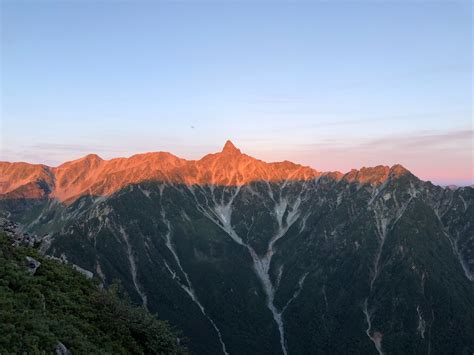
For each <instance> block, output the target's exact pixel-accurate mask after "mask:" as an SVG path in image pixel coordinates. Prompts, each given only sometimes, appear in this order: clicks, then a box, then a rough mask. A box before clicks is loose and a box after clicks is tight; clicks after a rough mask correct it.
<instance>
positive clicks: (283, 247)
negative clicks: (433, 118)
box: [0, 142, 474, 354]
mask: <svg viewBox="0 0 474 355" xmlns="http://www.w3.org/2000/svg"><path fill="white" fill-rule="evenodd" d="M0 211H1V212H3V214H5V215H7V216H8V217H9V218H11V219H14V220H16V221H18V222H21V223H22V224H23V225H24V226H25V229H27V230H28V231H30V232H35V233H37V234H39V235H46V236H45V237H44V238H43V241H42V245H41V249H42V251H43V252H44V253H46V254H51V255H54V256H62V257H63V258H67V259H68V260H69V261H71V262H72V263H74V264H76V265H79V266H80V267H81V268H84V269H86V270H90V271H92V272H93V273H94V275H95V276H96V277H98V278H100V279H101V280H102V282H104V283H105V284H110V283H112V282H113V281H114V280H116V279H118V280H120V281H121V283H122V284H123V286H124V287H125V289H126V291H127V292H128V294H129V295H130V297H131V298H132V300H133V301H135V302H136V303H138V304H143V305H145V306H146V307H147V308H148V309H149V310H150V311H151V312H152V313H157V314H158V315H159V317H160V318H161V319H167V320H168V321H169V322H170V323H171V324H172V325H174V326H176V327H177V328H178V329H180V330H181V331H182V333H183V336H184V337H185V338H187V339H188V347H189V348H190V349H191V350H192V351H194V352H195V353H197V354H223V353H224V354H282V353H283V354H347V353H355V354H371V353H373V354H406V353H416V354H418V353H419V354H425V353H428V354H430V353H431V354H448V353H450V354H472V353H473V351H474V337H473V334H474V284H473V280H474V189H473V188H471V187H464V188H457V189H454V190H453V189H444V188H441V187H438V186H435V185H433V184H431V183H430V182H424V181H421V180H419V179H418V178H417V177H415V176H414V175H413V174H411V173H410V172H409V171H408V170H406V169H405V168H403V167H402V166H400V165H395V166H392V167H386V166H378V167H375V168H362V169H361V170H352V171H351V172H349V173H347V174H341V173H337V172H336V173H322V172H318V171H315V170H313V169H311V168H308V167H303V166H300V165H297V164H293V163H291V162H281V163H265V162H263V161H260V160H257V159H254V158H252V157H249V156H247V155H245V154H242V153H241V152H240V150H238V149H237V148H236V147H235V146H234V145H233V144H232V143H231V142H227V143H226V145H225V147H224V149H223V150H222V152H219V153H216V154H209V155H206V156H205V157H203V158H202V159H200V160H197V161H188V160H184V159H180V158H178V157H176V156H174V155H171V154H169V153H147V154H140V155H135V156H132V157H130V158H118V159H112V160H102V159H101V158H100V157H98V156H96V155H88V156H86V157H84V158H82V159H79V160H75V161H71V162H67V163H64V164H62V165H60V166H58V167H54V168H53V167H49V166H45V165H33V164H26V163H0ZM66 346H67V344H66Z"/></svg>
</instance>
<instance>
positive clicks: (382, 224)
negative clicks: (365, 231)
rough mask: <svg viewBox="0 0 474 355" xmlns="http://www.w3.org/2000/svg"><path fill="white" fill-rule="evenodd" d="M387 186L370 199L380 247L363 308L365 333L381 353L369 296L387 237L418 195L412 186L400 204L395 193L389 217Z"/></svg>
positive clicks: (383, 186)
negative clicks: (394, 209) (385, 192)
mask: <svg viewBox="0 0 474 355" xmlns="http://www.w3.org/2000/svg"><path fill="white" fill-rule="evenodd" d="M385 186H386V184H383V185H381V186H380V187H379V188H378V189H376V190H374V195H373V197H372V199H371V200H370V201H369V206H371V208H372V211H373V213H374V219H375V234H376V236H377V239H378V247H377V250H376V253H375V258H374V263H373V270H372V273H371V276H370V288H369V295H368V297H367V298H366V299H365V301H364V305H363V310H362V311H363V313H364V315H365V319H366V322H367V329H366V331H365V333H366V334H367V337H368V338H369V339H370V340H371V341H372V342H373V343H374V346H375V349H376V350H377V352H378V353H379V355H384V354H385V353H384V351H383V348H382V337H383V334H382V333H381V332H378V331H374V332H373V333H372V315H373V312H374V311H375V309H373V308H372V309H369V297H370V295H371V294H372V290H373V288H374V283H375V281H376V280H377V278H378V276H379V274H380V268H381V265H380V258H381V256H382V252H383V247H384V244H385V240H386V239H387V235H388V233H389V232H390V231H391V230H392V229H393V228H394V227H395V225H396V224H397V222H398V221H399V220H400V218H401V217H402V216H403V215H404V213H405V211H406V209H407V208H408V206H409V205H410V203H411V201H412V200H413V198H414V197H416V191H414V190H413V188H412V190H411V191H410V195H411V196H410V199H409V200H408V201H407V202H406V203H405V204H404V205H402V206H400V205H399V204H398V201H397V199H396V195H395V194H393V199H394V203H395V205H396V209H397V211H396V213H395V218H393V219H392V218H390V217H388V216H390V215H392V214H391V213H390V211H388V210H387V209H386V204H385V203H384V202H382V199H385V196H387V197H388V198H392V196H391V195H390V194H387V195H385V196H384V197H382V199H381V192H382V191H383V190H384V188H385ZM389 226H390V229H389V228H388V227H389Z"/></svg>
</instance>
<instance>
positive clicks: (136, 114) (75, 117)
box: [0, 0, 474, 185]
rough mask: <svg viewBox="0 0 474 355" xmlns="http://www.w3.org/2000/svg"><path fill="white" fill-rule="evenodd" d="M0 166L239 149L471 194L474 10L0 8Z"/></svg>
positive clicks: (252, 4)
mask: <svg viewBox="0 0 474 355" xmlns="http://www.w3.org/2000/svg"><path fill="white" fill-rule="evenodd" d="M0 6H1V32H2V33H1V120H0V124H1V125H0V130H1V144H0V149H1V151H0V160H6V161H28V162H34V163H46V164H49V165H57V164H59V163H61V162H63V161H65V160H71V159H75V158H78V157H80V156H83V155H85V154H88V153H97V154H99V155H100V156H102V157H103V158H112V157H117V156H129V155H132V154H135V153H139V152H146V151H170V152H172V153H174V154H176V155H179V156H181V157H184V158H188V159H197V158H200V157H201V156H203V155H204V154H206V153H209V152H215V151H218V150H220V149H221V148H222V145H223V144H224V142H225V141H226V140H227V139H231V140H232V141H233V142H234V144H235V145H236V146H238V147H239V148H240V149H241V150H242V151H243V152H245V153H247V154H249V155H252V156H254V157H256V158H260V159H263V160H267V161H280V160H291V161H294V162H297V163H301V164H305V165H310V166H312V167H314V168H316V169H317V170H320V171H328V170H339V171H342V172H346V171H348V170H350V169H351V168H360V167H362V166H374V165H378V164H384V165H392V164H395V163H401V164H402V165H404V166H405V167H407V168H408V169H409V170H411V171H412V172H413V173H415V174H416V175H417V176H419V177H420V178H423V179H425V180H432V181H434V182H435V183H440V184H450V183H455V184H461V185H463V184H473V183H474V162H473V159H474V158H473V154H474V153H473V148H474V147H473V139H474V136H473V118H472V113H473V112H472V102H473V91H472V86H473V72H472V59H473V58H472V56H473V52H472V49H473V48H472V45H473V44H472V42H473V35H472V25H473V24H472V15H473V8H472V2H471V1H449V0H448V1H436V2H430V1H390V2H387V1H376V0H373V1H368V2H361V1H346V2H341V1H335V2H317V1H313V2H310V1H270V0H266V1H232V2H224V1H208V2H202V1H180V2H173V1H166V2H159V1H133V2H132V1H130V2H124V1H113V0H108V1H107V0H105V1H87V0H86V1H74V0H72V1H62V2H61V1H9V0H2V1H1V5H0Z"/></svg>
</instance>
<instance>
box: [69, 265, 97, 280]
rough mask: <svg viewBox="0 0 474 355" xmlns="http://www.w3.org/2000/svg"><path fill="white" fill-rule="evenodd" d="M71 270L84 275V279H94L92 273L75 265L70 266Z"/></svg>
mask: <svg viewBox="0 0 474 355" xmlns="http://www.w3.org/2000/svg"><path fill="white" fill-rule="evenodd" d="M72 268H73V269H74V270H76V271H77V272H79V273H81V274H82V275H84V276H85V277H87V278H88V279H92V278H93V277H94V274H93V273H92V272H90V271H89V270H86V269H83V268H82V267H80V266H78V265H76V264H72Z"/></svg>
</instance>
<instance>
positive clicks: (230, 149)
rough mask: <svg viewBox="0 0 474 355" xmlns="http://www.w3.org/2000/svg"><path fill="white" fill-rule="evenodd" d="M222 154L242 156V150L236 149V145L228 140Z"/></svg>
mask: <svg viewBox="0 0 474 355" xmlns="http://www.w3.org/2000/svg"><path fill="white" fill-rule="evenodd" d="M222 153H224V154H234V155H235V154H242V152H241V151H240V149H238V148H236V146H235V145H234V143H232V142H231V141H230V140H227V142H225V145H224V148H222Z"/></svg>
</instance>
